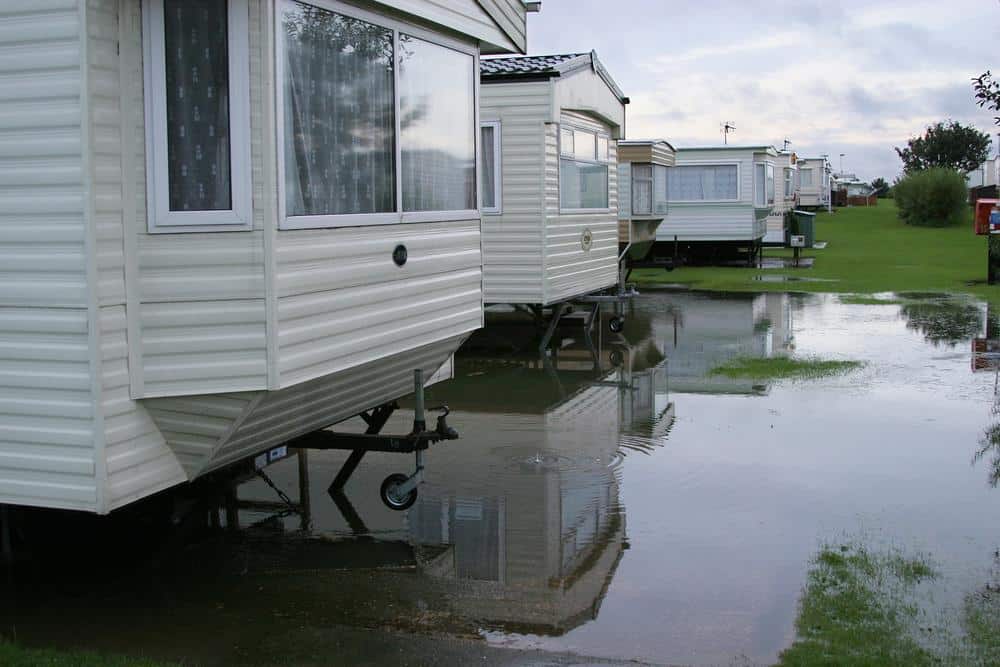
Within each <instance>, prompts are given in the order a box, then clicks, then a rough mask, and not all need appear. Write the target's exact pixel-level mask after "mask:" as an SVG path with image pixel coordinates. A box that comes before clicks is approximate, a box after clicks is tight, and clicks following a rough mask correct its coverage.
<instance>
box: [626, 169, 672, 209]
mask: <svg viewBox="0 0 1000 667" xmlns="http://www.w3.org/2000/svg"><path fill="white" fill-rule="evenodd" d="M666 212H667V168H666V167H665V166H663V165H659V164H655V165H654V164H643V163H633V164H632V215H660V214H663V215H665V214H666Z"/></svg>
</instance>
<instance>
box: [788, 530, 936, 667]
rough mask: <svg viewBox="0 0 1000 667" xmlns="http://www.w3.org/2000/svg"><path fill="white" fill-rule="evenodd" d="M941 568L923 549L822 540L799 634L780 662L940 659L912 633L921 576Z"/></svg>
mask: <svg viewBox="0 0 1000 667" xmlns="http://www.w3.org/2000/svg"><path fill="white" fill-rule="evenodd" d="M935 576H936V574H935V572H934V569H933V568H932V567H931V565H930V563H929V562H928V561H927V560H926V559H925V558H922V557H917V558H910V557H905V556H903V555H902V554H900V553H888V554H882V553H875V552H873V551H870V550H868V549H867V548H865V547H864V546H863V545H858V544H844V545H839V546H825V547H823V548H822V549H821V550H820V552H819V554H818V555H817V556H816V558H815V559H813V562H812V566H811V568H810V570H809V574H808V576H807V580H806V586H805V589H804V591H803V593H802V599H801V600H800V603H799V614H798V618H797V619H796V622H795V628H796V639H795V642H794V643H793V644H792V646H791V647H789V648H788V649H786V650H785V651H783V652H782V654H781V656H780V662H779V664H780V665H784V666H788V667H790V666H792V665H873V666H874V665H931V664H940V663H939V662H938V661H937V656H935V655H934V654H933V653H932V652H931V651H929V650H928V649H927V648H925V647H924V646H922V645H921V644H920V643H918V642H917V640H916V638H915V636H914V634H913V630H914V629H915V628H914V626H915V625H916V623H917V621H918V619H919V610H918V607H917V605H916V604H914V603H913V602H912V600H911V597H912V593H913V590H914V588H915V587H916V586H917V584H919V583H920V582H921V581H924V580H927V579H932V578H934V577H935Z"/></svg>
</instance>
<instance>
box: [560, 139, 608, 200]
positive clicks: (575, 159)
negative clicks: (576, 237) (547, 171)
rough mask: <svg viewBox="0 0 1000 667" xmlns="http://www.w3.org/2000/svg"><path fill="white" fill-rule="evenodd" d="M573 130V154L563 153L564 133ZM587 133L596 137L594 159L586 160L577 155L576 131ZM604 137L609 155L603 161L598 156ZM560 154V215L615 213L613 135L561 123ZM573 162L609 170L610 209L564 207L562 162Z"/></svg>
mask: <svg viewBox="0 0 1000 667" xmlns="http://www.w3.org/2000/svg"><path fill="white" fill-rule="evenodd" d="M564 130H571V131H573V152H572V153H564V152H563V131H564ZM578 130H579V131H580V132H586V133H588V134H592V135H594V159H591V160H586V159H583V158H580V157H577V155H576V131H578ZM598 137H604V138H606V139H607V140H608V154H607V156H606V158H605V159H604V160H601V159H600V158H599V157H598V155H597V138H598ZM557 152H558V153H559V158H558V164H557V167H558V169H557V172H558V174H559V213H560V214H567V215H573V214H581V213H583V214H586V213H611V212H615V211H616V209H614V208H612V207H611V168H612V166H614V164H615V163H614V162H612V160H611V133H610V132H606V131H603V130H595V129H594V128H592V127H585V126H583V125H576V124H574V123H559V150H558V151H557ZM563 160H571V161H572V162H583V163H585V164H600V165H604V166H605V167H607V168H608V170H607V179H606V187H607V189H608V207H607V208H563V206H562V161H563Z"/></svg>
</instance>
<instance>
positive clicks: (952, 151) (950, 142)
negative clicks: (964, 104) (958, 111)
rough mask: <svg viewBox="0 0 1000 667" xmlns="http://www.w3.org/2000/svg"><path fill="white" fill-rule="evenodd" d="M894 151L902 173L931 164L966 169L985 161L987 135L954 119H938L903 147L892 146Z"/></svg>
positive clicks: (917, 169)
mask: <svg viewBox="0 0 1000 667" xmlns="http://www.w3.org/2000/svg"><path fill="white" fill-rule="evenodd" d="M896 153H897V154H898V155H899V159H900V160H902V161H903V171H905V172H906V173H910V172H914V171H921V170H923V169H930V168H931V167H945V168H947V169H955V170H958V171H961V172H967V171H972V170H973V169H976V168H978V167H979V165H981V164H982V163H983V162H985V161H986V158H987V157H988V156H989V153H990V135H988V134H986V133H985V132H980V131H979V130H977V129H976V128H974V127H972V126H971V125H969V126H966V125H962V124H961V123H958V122H956V121H949V122H948V123H942V122H939V123H935V124H934V125H931V126H930V127H928V128H927V131H926V132H925V133H924V136H922V137H914V138H913V139H910V140H909V141H908V142H907V146H906V148H896Z"/></svg>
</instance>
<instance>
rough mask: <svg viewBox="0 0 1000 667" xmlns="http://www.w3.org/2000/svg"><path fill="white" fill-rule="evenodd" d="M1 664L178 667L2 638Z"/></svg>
mask: <svg viewBox="0 0 1000 667" xmlns="http://www.w3.org/2000/svg"><path fill="white" fill-rule="evenodd" d="M0 665H3V666H4V667H176V664H175V663H166V662H157V661H154V660H147V659H144V658H128V657H125V656H113V655H107V654H101V653H91V652H89V651H55V650H52V649H34V648H24V647H21V646H18V645H17V644H12V643H10V642H7V641H4V640H2V639H0Z"/></svg>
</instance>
